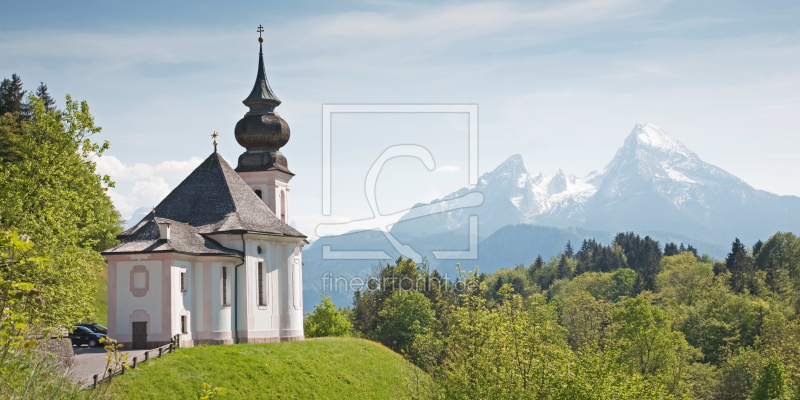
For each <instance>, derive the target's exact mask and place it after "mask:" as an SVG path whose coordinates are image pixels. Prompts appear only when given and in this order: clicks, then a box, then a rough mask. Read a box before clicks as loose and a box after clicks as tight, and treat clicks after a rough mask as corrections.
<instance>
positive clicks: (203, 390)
mask: <svg viewBox="0 0 800 400" xmlns="http://www.w3.org/2000/svg"><path fill="white" fill-rule="evenodd" d="M225 393H227V390H225V388H223V387H218V386H214V385H211V384H208V383H205V382H203V384H202V385H201V386H200V393H198V394H197V400H212V399H216V398H219V397H222V396H225Z"/></svg>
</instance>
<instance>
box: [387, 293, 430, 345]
mask: <svg viewBox="0 0 800 400" xmlns="http://www.w3.org/2000/svg"><path fill="white" fill-rule="evenodd" d="M435 318H436V316H435V313H434V312H433V309H431V303H430V301H429V300H428V298H427V297H425V295H423V294H422V293H420V292H416V291H405V290H398V291H395V292H394V293H393V294H392V296H391V297H389V299H388V300H387V301H386V305H385V307H384V308H383V309H382V310H381V311H380V312H379V313H378V326H377V329H376V330H375V337H376V338H377V339H378V341H380V342H381V343H383V344H384V345H385V346H386V347H389V348H390V349H392V350H394V351H397V352H401V353H405V352H407V351H408V349H409V347H410V346H411V345H412V344H413V343H414V340H415V339H416V338H417V336H420V335H424V334H426V333H428V332H429V329H430V327H431V326H432V325H433V323H434V321H435Z"/></svg>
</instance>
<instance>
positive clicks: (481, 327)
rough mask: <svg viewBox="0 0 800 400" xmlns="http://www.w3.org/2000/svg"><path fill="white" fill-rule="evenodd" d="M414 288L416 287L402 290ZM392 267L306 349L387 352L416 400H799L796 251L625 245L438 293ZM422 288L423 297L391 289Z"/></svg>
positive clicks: (320, 328)
mask: <svg viewBox="0 0 800 400" xmlns="http://www.w3.org/2000/svg"><path fill="white" fill-rule="evenodd" d="M403 278H407V279H405V280H404V279H403ZM439 279H440V277H439V274H438V273H437V272H436V271H430V270H429V268H428V267H427V265H426V263H425V262H422V263H419V264H416V263H414V262H413V261H411V260H408V259H402V258H401V259H398V260H397V261H396V262H395V263H394V264H393V265H392V264H384V265H381V266H380V268H378V270H377V271H376V273H375V276H374V277H373V279H372V280H371V282H373V286H371V287H369V288H368V289H366V290H362V291H359V292H356V294H355V296H354V306H353V307H352V308H336V307H335V305H333V304H331V303H330V300H329V299H327V298H323V301H322V302H321V303H320V304H319V305H318V306H317V308H316V309H315V311H314V312H313V313H312V314H311V315H310V316H309V318H308V319H307V330H306V332H307V335H312V336H313V335H319V336H327V335H334V336H335V335H340V336H342V335H353V336H359V337H364V338H368V339H371V340H375V341H379V342H381V343H383V344H384V345H386V346H387V347H389V348H391V349H393V350H395V351H397V352H399V353H401V354H403V355H404V356H405V357H406V358H407V359H408V360H410V361H412V362H413V363H414V364H416V365H417V366H419V367H420V368H421V369H422V370H424V371H425V372H427V373H428V374H430V376H431V377H432V378H433V379H431V380H430V381H424V380H420V381H419V382H412V383H411V384H410V387H411V388H412V389H413V390H412V393H413V397H415V398H463V399H466V398H498V399H501V398H503V399H505V398H541V399H544V398H547V399H669V398H673V399H719V400H723V399H724V400H734V399H741V400H744V399H759V400H760V399H800V370H798V367H799V366H800V359H799V358H798V357H800V318H798V310H800V238H798V237H796V236H794V235H793V234H792V233H788V232H778V233H776V234H775V235H773V236H772V237H770V238H768V239H767V240H766V242H761V241H759V242H757V243H755V244H753V245H752V247H747V246H745V245H744V244H743V243H741V242H740V241H739V240H738V239H736V240H734V241H733V243H732V246H731V251H730V253H729V254H728V256H727V258H726V259H724V260H715V259H713V258H711V257H709V256H706V255H702V256H698V254H697V250H696V249H695V248H693V247H692V246H691V245H687V246H684V245H683V244H679V245H678V244H675V243H667V244H666V245H664V246H661V245H660V244H659V243H658V242H656V241H653V240H652V239H650V238H649V237H644V238H642V237H640V236H639V235H636V234H634V233H631V232H627V233H619V234H618V235H617V236H616V237H615V239H614V241H613V243H611V244H609V245H602V244H600V243H597V242H596V241H594V240H591V239H587V240H585V241H584V242H583V243H582V244H581V245H580V248H579V249H578V250H577V251H575V249H574V248H573V246H572V244H571V243H567V244H566V246H565V248H564V251H563V252H561V253H560V254H557V255H552V256H550V257H549V259H548V260H545V259H543V258H542V257H537V258H536V259H535V260H534V261H533V262H531V264H530V265H528V266H525V265H517V266H516V267H515V268H513V269H501V270H498V271H497V272H495V273H494V274H485V273H480V272H479V267H475V268H474V269H473V270H466V271H462V275H461V278H460V279H461V280H462V281H463V282H465V283H471V284H467V285H460V287H461V288H462V290H458V289H459V285H455V284H453V283H448V284H446V285H444V286H442V285H438V284H427V283H430V282H438V280H439ZM381 282H422V283H426V284H420V285H406V286H405V287H403V285H402V284H400V285H397V284H394V283H393V284H383V285H381V284H380V283H381Z"/></svg>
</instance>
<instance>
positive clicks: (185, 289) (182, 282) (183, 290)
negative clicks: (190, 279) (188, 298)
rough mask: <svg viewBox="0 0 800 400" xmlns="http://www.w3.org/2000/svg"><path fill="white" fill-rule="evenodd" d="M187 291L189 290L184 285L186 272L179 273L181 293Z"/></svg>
mask: <svg viewBox="0 0 800 400" xmlns="http://www.w3.org/2000/svg"><path fill="white" fill-rule="evenodd" d="M187 290H189V288H188V285H187V284H186V272H181V292H186V291H187Z"/></svg>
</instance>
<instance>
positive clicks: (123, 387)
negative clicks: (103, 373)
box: [114, 338, 427, 400]
mask: <svg viewBox="0 0 800 400" xmlns="http://www.w3.org/2000/svg"><path fill="white" fill-rule="evenodd" d="M415 376H422V377H423V379H427V378H426V377H425V375H424V374H423V373H422V372H421V371H420V370H419V369H418V368H416V367H415V366H413V365H412V364H410V363H409V362H407V361H406V360H405V359H403V357H401V356H400V355H399V354H397V353H394V352H392V351H391V350H389V349H387V348H386V347H384V346H382V345H380V344H376V343H373V342H370V341H367V340H361V339H341V338H320V339H309V340H306V341H302V342H282V343H269V344H240V345H229V346H199V347H194V348H187V349H179V350H177V351H176V352H175V353H174V354H167V355H164V357H162V358H161V359H151V360H150V361H148V362H147V363H145V364H142V365H140V366H139V367H138V368H136V369H131V370H128V372H126V373H125V375H122V376H119V377H118V378H115V381H114V385H115V387H116V389H117V390H119V391H120V392H122V393H124V395H125V398H127V399H132V400H135V399H192V398H196V395H197V393H198V392H199V391H200V387H201V385H202V384H203V382H205V383H210V384H212V385H215V386H219V387H223V388H225V389H226V390H227V395H226V396H224V397H223V398H226V399H274V398H285V399H291V398H296V399H391V398H397V397H400V396H402V395H403V394H404V393H407V390H408V389H407V387H408V382H409V381H410V380H413V377H415Z"/></svg>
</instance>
